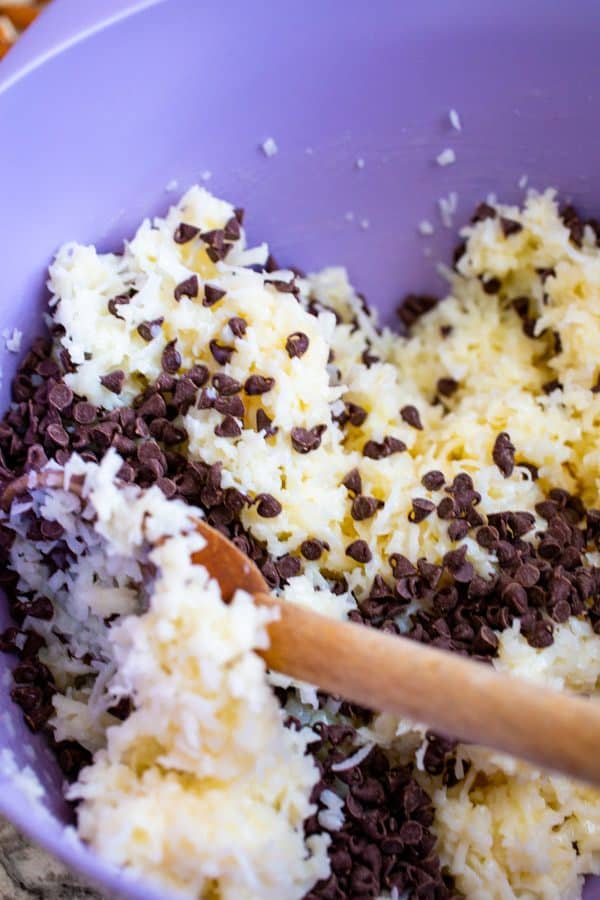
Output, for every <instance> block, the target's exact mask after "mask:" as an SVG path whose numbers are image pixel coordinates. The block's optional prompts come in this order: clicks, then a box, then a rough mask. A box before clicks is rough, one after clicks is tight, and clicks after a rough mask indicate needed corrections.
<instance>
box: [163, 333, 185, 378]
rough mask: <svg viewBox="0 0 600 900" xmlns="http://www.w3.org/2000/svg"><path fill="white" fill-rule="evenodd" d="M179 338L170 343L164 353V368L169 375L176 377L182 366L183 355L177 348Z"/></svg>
mask: <svg viewBox="0 0 600 900" xmlns="http://www.w3.org/2000/svg"><path fill="white" fill-rule="evenodd" d="M176 344H177V338H175V339H174V340H172V341H169V343H168V344H166V345H165V349H164V350H163V352H162V359H161V362H162V367H163V370H164V371H165V372H167V373H168V374H169V375H175V374H176V373H177V372H178V371H179V367H180V366H181V354H180V352H179V351H178V350H177V348H176Z"/></svg>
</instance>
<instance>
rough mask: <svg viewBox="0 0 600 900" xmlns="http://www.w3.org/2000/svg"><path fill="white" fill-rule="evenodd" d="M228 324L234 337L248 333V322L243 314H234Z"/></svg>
mask: <svg viewBox="0 0 600 900" xmlns="http://www.w3.org/2000/svg"><path fill="white" fill-rule="evenodd" d="M227 324H228V325H229V327H230V328H231V331H232V334H233V335H234V337H238V338H241V337H243V336H244V335H245V334H246V329H247V328H248V323H247V322H246V320H245V319H242V317H241V316H234V317H233V318H232V319H230V320H229V322H228V323H227Z"/></svg>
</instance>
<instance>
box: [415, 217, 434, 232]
mask: <svg viewBox="0 0 600 900" xmlns="http://www.w3.org/2000/svg"><path fill="white" fill-rule="evenodd" d="M434 232H435V228H434V227H433V225H432V224H431V222H430V221H429V219H423V221H422V222H419V234H422V235H423V236H428V235H430V234H434Z"/></svg>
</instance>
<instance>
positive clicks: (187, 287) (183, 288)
mask: <svg viewBox="0 0 600 900" xmlns="http://www.w3.org/2000/svg"><path fill="white" fill-rule="evenodd" d="M173 296H174V297H175V299H176V300H177V302H178V303H179V301H180V300H181V299H182V297H189V298H190V299H193V298H194V297H197V296H198V276H197V275H190V277H189V278H186V279H185V281H182V282H181V283H180V284H178V285H177V287H176V288H175V290H174V291H173Z"/></svg>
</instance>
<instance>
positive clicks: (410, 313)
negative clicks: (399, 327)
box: [397, 294, 439, 328]
mask: <svg viewBox="0 0 600 900" xmlns="http://www.w3.org/2000/svg"><path fill="white" fill-rule="evenodd" d="M438 302H439V301H438V298H437V297H431V296H429V295H427V294H408V295H407V296H406V297H405V298H404V300H403V301H402V303H401V304H400V306H399V307H398V309H397V313H398V317H399V318H400V321H401V322H402V324H403V325H404V326H405V327H406V328H410V327H411V326H412V325H414V324H415V322H416V321H417V320H418V319H420V318H421V316H424V315H425V314H426V313H428V312H429V311H430V310H432V309H433V308H434V306H437V304H438Z"/></svg>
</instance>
